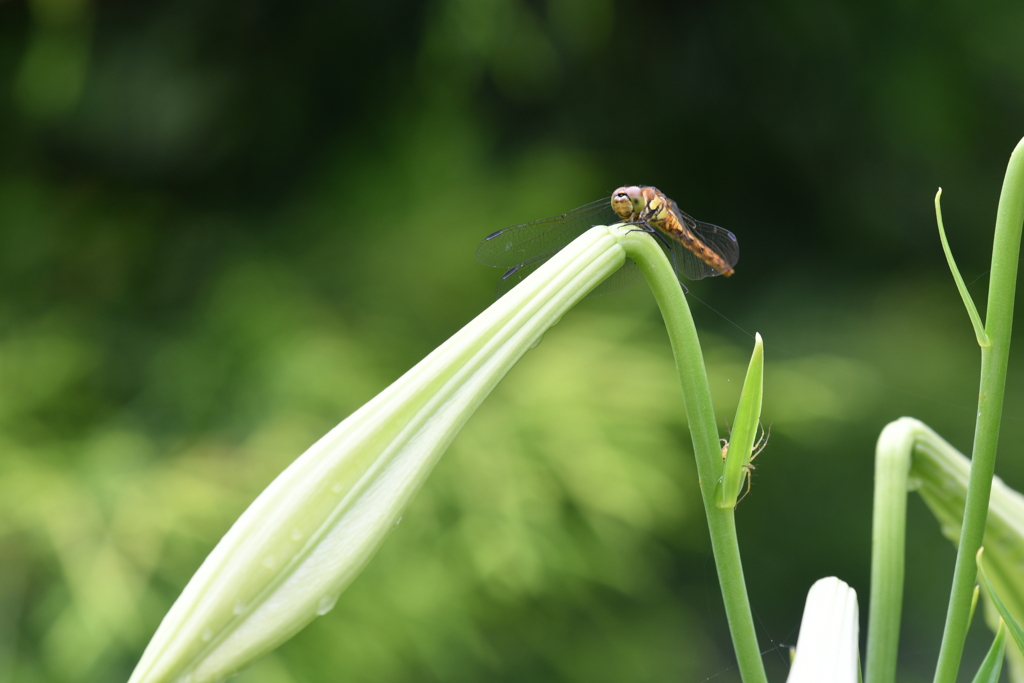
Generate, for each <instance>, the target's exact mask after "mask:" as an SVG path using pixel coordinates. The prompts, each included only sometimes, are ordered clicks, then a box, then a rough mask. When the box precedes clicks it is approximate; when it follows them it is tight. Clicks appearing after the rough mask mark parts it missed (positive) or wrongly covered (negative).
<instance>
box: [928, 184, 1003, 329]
mask: <svg viewBox="0 0 1024 683" xmlns="http://www.w3.org/2000/svg"><path fill="white" fill-rule="evenodd" d="M941 197H942V188H941V187H940V188H939V191H938V192H936V193H935V220H936V222H938V224H939V239H940V240H942V251H944V252H946V262H947V263H948V264H949V270H950V272H952V273H953V279H954V280H955V281H956V288H957V289H958V290H960V298H961V299H963V300H964V306H965V307H966V308H967V315H969V316H970V317H971V324H972V325H974V334H975V336H976V337H977V338H978V346H981V347H986V346H989V345H990V344H991V342H990V341H989V339H988V335H987V334H986V333H985V326H984V325H983V324H982V322H981V316H980V315H978V309H977V308H976V307H975V306H974V300H973V299H971V294H970V292H968V291H967V285H965V284H964V279H963V278H962V277H960V270H959V269H958V268H957V267H956V261H954V260H953V252H952V251H951V250H950V248H949V242H948V241H946V229H945V228H944V227H943V226H942V207H941V206H940V205H939V199H940V198H941Z"/></svg>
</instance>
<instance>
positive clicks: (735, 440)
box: [715, 334, 767, 509]
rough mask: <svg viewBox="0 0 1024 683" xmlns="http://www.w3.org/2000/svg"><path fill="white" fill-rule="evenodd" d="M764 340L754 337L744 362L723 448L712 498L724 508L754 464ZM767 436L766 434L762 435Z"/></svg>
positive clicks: (730, 505)
mask: <svg viewBox="0 0 1024 683" xmlns="http://www.w3.org/2000/svg"><path fill="white" fill-rule="evenodd" d="M763 377H764V344H763V343H762V341H761V335H760V334H757V335H756V336H755V338H754V353H753V354H752V355H751V357H750V365H749V366H747V377H746V379H744V380H743V391H742V392H741V393H740V401H739V404H738V405H737V406H736V419H735V420H734V421H733V424H732V441H731V442H730V443H729V444H728V445H727V448H725V449H723V451H724V453H725V468H724V471H723V472H722V478H721V479H719V481H718V489H717V491H716V492H715V502H716V504H717V505H718V507H720V508H723V509H728V508H734V507H736V503H737V498H738V497H740V491H741V490H742V488H743V483H744V481H748V482H749V476H750V470H751V469H752V468H753V465H751V464H750V461H751V460H752V459H753V457H752V454H753V455H756V453H754V452H753V451H754V438H755V437H756V436H757V426H758V424H760V420H761V397H762V395H763V393H764V380H763ZM764 438H767V437H764Z"/></svg>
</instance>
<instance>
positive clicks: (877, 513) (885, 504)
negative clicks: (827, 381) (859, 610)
mask: <svg viewBox="0 0 1024 683" xmlns="http://www.w3.org/2000/svg"><path fill="white" fill-rule="evenodd" d="M930 431H931V430H929V429H928V428H927V427H925V426H924V425H923V424H922V423H920V422H918V421H917V420H913V419H910V418H902V419H900V420H897V421H896V422H892V423H890V424H888V425H886V427H885V429H883V430H882V433H881V434H880V435H879V436H878V445H877V446H876V447H875V492H874V509H873V511H872V515H871V598H870V602H869V608H868V637H867V653H866V661H865V666H864V680H865V681H866V683H893V681H895V680H896V654H897V648H898V647H899V638H900V616H901V614H902V611H903V576H904V562H905V556H906V531H907V483H908V479H909V474H910V462H911V454H912V453H913V450H914V446H915V444H916V442H917V441H918V440H919V439H920V438H922V437H924V438H927V432H930Z"/></svg>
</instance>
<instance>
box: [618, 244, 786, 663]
mask: <svg viewBox="0 0 1024 683" xmlns="http://www.w3.org/2000/svg"><path fill="white" fill-rule="evenodd" d="M620 243H621V244H622V246H623V247H624V248H625V249H626V254H627V255H628V256H629V257H630V258H632V259H633V260H634V261H636V262H637V264H639V266H640V268H641V269H642V270H643V273H644V276H645V277H646V278H647V281H648V283H649V284H650V286H651V290H652V291H653V292H654V298H655V299H656V300H657V302H658V307H659V308H660V309H661V315H662V317H663V318H664V319H665V327H666V328H667V330H668V336H669V341H670V343H671V345H672V353H673V355H674V356H675V361H676V370H677V371H678V373H679V383H680V385H681V386H682V391H683V400H684V401H685V403H686V415H687V419H688V421H689V426H690V436H691V438H692V439H693V451H694V455H695V456H696V460H697V476H698V478H699V481H700V492H701V497H702V498H703V501H704V511H705V513H706V514H707V518H708V529H709V531H710V533H711V548H712V550H713V552H714V554H715V565H716V567H717V568H718V580H719V583H720V584H721V586H722V598H723V601H724V603H725V613H726V617H727V618H728V620H729V632H730V634H731V635H732V641H733V647H734V648H735V650H736V660H737V663H738V665H739V669H740V675H741V676H742V677H743V680H744V681H745V683H767V678H766V677H765V672H764V665H763V663H762V662H761V652H760V648H759V647H758V644H757V634H756V632H755V631H754V621H753V618H752V616H751V612H750V601H749V599H748V598H747V589H746V584H745V583H744V580H743V565H742V564H741V562H740V548H739V543H738V542H737V539H736V520H735V517H734V515H733V509H732V508H728V509H722V508H719V507H718V506H717V505H716V503H715V487H716V484H717V483H718V479H719V477H721V476H722V457H721V451H720V449H719V443H718V428H717V425H716V423H715V412H714V408H713V407H712V405H711V391H710V389H709V387H708V377H707V372H706V371H705V369H704V357H703V355H702V354H701V349H700V340H699V339H698V338H697V329H696V328H695V327H694V325H693V318H692V317H691V316H690V308H689V306H688V305H687V303H686V297H685V296H684V295H683V291H682V288H681V287H680V286H679V282H678V281H677V280H676V276H675V272H674V271H673V270H672V266H671V264H669V262H668V259H667V258H666V257H665V254H664V252H663V251H662V250H661V248H660V247H659V246H658V244H657V243H656V242H655V241H654V240H653V239H652V238H651V237H650V236H649V235H647V234H645V233H642V232H639V231H636V230H633V231H632V232H630V233H629V234H627V235H625V236H623V237H621V238H620Z"/></svg>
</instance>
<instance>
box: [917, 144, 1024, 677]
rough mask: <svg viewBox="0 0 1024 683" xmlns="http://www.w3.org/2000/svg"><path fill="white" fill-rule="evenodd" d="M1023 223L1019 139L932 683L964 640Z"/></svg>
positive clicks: (950, 669) (1006, 188)
mask: <svg viewBox="0 0 1024 683" xmlns="http://www.w3.org/2000/svg"><path fill="white" fill-rule="evenodd" d="M1022 224H1024V140H1021V141H1020V142H1019V143H1017V147H1016V148H1015V149H1014V150H1013V154H1011V155H1010V163H1009V165H1008V166H1007V169H1006V176H1005V178H1004V180H1003V190H1002V193H1001V194H1000V196H999V210H998V213H997V214H996V231H995V239H994V242H993V247H992V275H991V281H990V283H989V295H988V312H987V315H986V317H985V334H986V335H987V337H988V339H989V341H990V342H991V345H990V346H987V347H984V346H983V347H982V349H981V388H980V390H979V395H978V419H977V423H976V425H975V431H974V451H973V455H972V457H971V475H970V479H969V480H968V484H967V503H966V509H965V510H964V522H963V527H962V528H961V531H960V543H959V547H958V548H957V556H956V565H955V567H954V569H953V587H952V590H951V591H950V596H949V608H948V611H947V612H946V628H945V631H944V632H943V634H942V646H941V647H940V649H939V661H938V664H937V665H936V668H935V683H953V682H954V681H955V680H956V675H957V671H958V670H959V668H960V657H961V655H962V653H963V647H964V640H965V638H966V637H967V626H968V619H969V615H970V609H971V595H972V593H973V591H974V580H975V578H976V574H977V567H976V565H975V559H974V558H975V555H976V554H977V552H978V548H980V547H981V540H982V537H983V536H984V532H985V519H986V516H987V514H988V502H989V495H990V494H991V489H992V476H993V474H994V473H995V463H996V446H997V444H998V442H999V423H1000V419H1001V417H1002V412H1003V393H1004V389H1005V385H1006V366H1007V361H1008V358H1009V354H1010V332H1011V329H1012V326H1013V302H1014V294H1015V291H1016V285H1017V259H1018V257H1019V256H1018V255H1019V252H1020V239H1021V226H1022Z"/></svg>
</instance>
